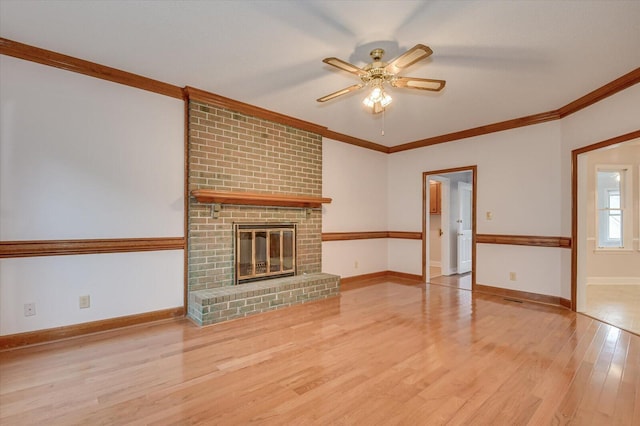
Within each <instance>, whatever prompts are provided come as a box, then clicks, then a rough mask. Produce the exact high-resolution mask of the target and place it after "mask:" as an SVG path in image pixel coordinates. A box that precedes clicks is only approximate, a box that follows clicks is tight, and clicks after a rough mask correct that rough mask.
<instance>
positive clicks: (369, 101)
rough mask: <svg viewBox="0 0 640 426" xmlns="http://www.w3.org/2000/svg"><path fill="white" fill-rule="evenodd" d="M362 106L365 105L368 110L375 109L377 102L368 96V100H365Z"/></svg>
mask: <svg viewBox="0 0 640 426" xmlns="http://www.w3.org/2000/svg"><path fill="white" fill-rule="evenodd" d="M362 104H363V105H364V106H366V107H367V108H373V105H374V104H375V102H374V101H372V100H371V99H370V98H369V96H367V97H366V98H364V99H363V100H362Z"/></svg>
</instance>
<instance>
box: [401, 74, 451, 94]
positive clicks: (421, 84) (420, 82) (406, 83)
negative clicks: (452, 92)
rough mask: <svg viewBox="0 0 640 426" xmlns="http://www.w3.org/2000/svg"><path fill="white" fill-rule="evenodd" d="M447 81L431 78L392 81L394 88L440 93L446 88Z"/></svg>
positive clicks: (405, 78)
mask: <svg viewBox="0 0 640 426" xmlns="http://www.w3.org/2000/svg"><path fill="white" fill-rule="evenodd" d="M445 84H446V81H444V80H433V79H430V78H414V77H398V78H396V79H395V80H393V81H391V85H392V86H393V87H406V88H408V89H420V90H431V91H432V92H439V91H440V90H442V89H443V88H444V85H445Z"/></svg>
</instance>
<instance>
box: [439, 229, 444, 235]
mask: <svg viewBox="0 0 640 426" xmlns="http://www.w3.org/2000/svg"><path fill="white" fill-rule="evenodd" d="M442 234H444V232H442V228H440V236H441V237H442Z"/></svg>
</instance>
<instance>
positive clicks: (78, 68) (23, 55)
mask: <svg viewBox="0 0 640 426" xmlns="http://www.w3.org/2000/svg"><path fill="white" fill-rule="evenodd" d="M0 54H2V55H7V56H13V57H14V58H18V59H24V60H26V61H31V62H37V63H39V64H42V65H48V66H51V67H54V68H60V69H63V70H66V71H72V72H77V73H79V74H84V75H88V76H90V77H95V78H99V79H102V80H108V81H111V82H114V83H120V84H124V85H126V86H130V87H135V88H137V89H142V90H147V91H149V92H154V93H158V94H161V95H165V96H169V97H172V98H177V99H182V88H181V87H178V86H174V85H172V84H168V83H163V82H162V81H158V80H154V79H151V78H148V77H143V76H141V75H137V74H133V73H130V72H127V71H122V70H119V69H116V68H111V67H108V66H105V65H101V64H96V63H95V62H89V61H85V60H83V59H78V58H74V57H72V56H67V55H63V54H61V53H57V52H52V51H51V50H46V49H41V48H39V47H35V46H29V45H28V44H23V43H18V42H17V41H13V40H9V39H6V38H0Z"/></svg>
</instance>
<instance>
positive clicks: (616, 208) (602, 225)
mask: <svg viewBox="0 0 640 426" xmlns="http://www.w3.org/2000/svg"><path fill="white" fill-rule="evenodd" d="M629 170H630V168H629V167H624V166H598V167H597V168H596V209H597V212H598V214H597V226H596V229H597V231H598V232H597V234H598V235H597V240H598V248H601V249H602V248H616V249H621V248H622V249H624V248H630V247H631V235H629V232H631V227H630V225H631V224H630V223H626V222H629V221H628V220H627V219H628V218H631V216H632V213H631V212H630V210H628V209H627V204H629V203H628V201H627V196H628V195H631V189H630V184H631V176H628V171H629Z"/></svg>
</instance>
